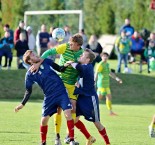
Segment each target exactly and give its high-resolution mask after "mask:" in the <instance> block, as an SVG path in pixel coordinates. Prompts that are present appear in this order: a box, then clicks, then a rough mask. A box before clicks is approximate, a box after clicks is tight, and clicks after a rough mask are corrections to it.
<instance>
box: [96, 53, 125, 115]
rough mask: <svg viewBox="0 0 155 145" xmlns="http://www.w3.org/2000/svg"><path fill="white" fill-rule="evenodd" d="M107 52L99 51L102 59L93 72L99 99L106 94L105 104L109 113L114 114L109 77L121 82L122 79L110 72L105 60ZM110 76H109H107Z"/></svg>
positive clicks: (107, 55)
mask: <svg viewBox="0 0 155 145" xmlns="http://www.w3.org/2000/svg"><path fill="white" fill-rule="evenodd" d="M108 57H109V54H108V53H106V52H103V53H101V58H102V61H101V62H100V63H99V64H98V67H97V69H96V73H95V82H96V87H97V93H98V97H99V99H100V100H102V99H103V97H104V96H106V105H107V108H108V110H109V111H110V115H116V114H115V113H114V112H113V111H112V102H111V98H112V97H111V91H110V77H112V78H113V79H115V80H116V81H118V82H119V83H122V80H121V79H120V78H118V77H116V75H115V74H114V73H113V72H110V69H109V63H108V62H107V60H108ZM109 76H110V77H109Z"/></svg>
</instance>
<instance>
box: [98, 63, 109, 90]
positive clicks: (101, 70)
mask: <svg viewBox="0 0 155 145" xmlns="http://www.w3.org/2000/svg"><path fill="white" fill-rule="evenodd" d="M96 72H97V73H98V79H97V87H98V88H108V87H109V86H110V77H109V73H110V69H109V64H108V63H107V62H106V63H104V62H103V61H101V62H100V63H99V64H98V66H97V70H96Z"/></svg>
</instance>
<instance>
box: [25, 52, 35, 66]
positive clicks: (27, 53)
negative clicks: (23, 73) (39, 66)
mask: <svg viewBox="0 0 155 145" xmlns="http://www.w3.org/2000/svg"><path fill="white" fill-rule="evenodd" d="M32 52H33V51H32V50H27V51H26V52H25V53H24V56H23V61H24V62H25V63H27V64H29V65H31V63H30V62H29V60H30V55H31V53H32Z"/></svg>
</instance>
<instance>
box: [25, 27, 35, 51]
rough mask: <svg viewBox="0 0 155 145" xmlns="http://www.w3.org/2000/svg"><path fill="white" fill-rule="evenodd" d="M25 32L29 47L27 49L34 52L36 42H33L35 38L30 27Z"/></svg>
mask: <svg viewBox="0 0 155 145" xmlns="http://www.w3.org/2000/svg"><path fill="white" fill-rule="evenodd" d="M26 30H27V33H28V46H29V49H30V50H34V49H35V43H36V40H35V37H34V35H33V33H32V27H31V26H28V27H27V28H26Z"/></svg>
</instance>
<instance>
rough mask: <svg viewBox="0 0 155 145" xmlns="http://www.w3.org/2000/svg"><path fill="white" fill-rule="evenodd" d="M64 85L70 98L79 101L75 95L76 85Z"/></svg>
mask: <svg viewBox="0 0 155 145" xmlns="http://www.w3.org/2000/svg"><path fill="white" fill-rule="evenodd" d="M64 85H65V87H66V90H67V93H68V96H69V98H70V99H73V100H77V96H76V95H73V94H74V90H75V85H69V84H66V83H64Z"/></svg>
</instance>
